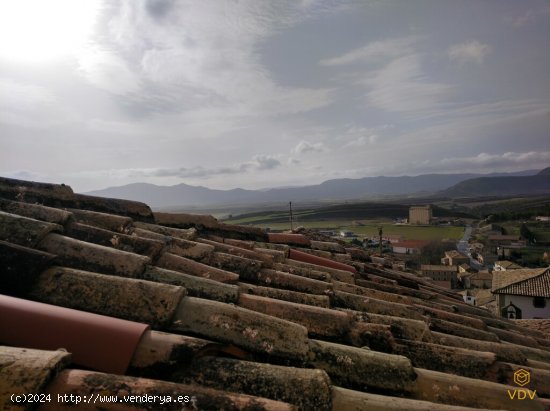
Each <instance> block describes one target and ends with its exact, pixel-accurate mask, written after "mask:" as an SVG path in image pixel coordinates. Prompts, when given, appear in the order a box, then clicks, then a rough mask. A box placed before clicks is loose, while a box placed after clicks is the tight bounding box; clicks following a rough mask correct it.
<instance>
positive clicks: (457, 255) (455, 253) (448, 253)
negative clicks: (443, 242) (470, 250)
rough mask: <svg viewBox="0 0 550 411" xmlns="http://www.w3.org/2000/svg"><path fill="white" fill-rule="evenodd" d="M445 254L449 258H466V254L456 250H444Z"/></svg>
mask: <svg viewBox="0 0 550 411" xmlns="http://www.w3.org/2000/svg"><path fill="white" fill-rule="evenodd" d="M445 255H446V256H447V257H450V258H468V256H467V255H465V254H462V253H461V252H458V251H457V250H450V251H445Z"/></svg>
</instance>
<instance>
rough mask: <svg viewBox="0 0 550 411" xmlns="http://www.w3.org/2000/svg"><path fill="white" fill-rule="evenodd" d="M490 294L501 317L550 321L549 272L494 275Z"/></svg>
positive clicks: (546, 270) (538, 271)
mask: <svg viewBox="0 0 550 411" xmlns="http://www.w3.org/2000/svg"><path fill="white" fill-rule="evenodd" d="M491 291H492V292H493V294H495V295H496V297H497V303H498V310H499V313H500V314H501V316H502V317H507V318H518V319H529V318H550V268H537V269H521V270H510V271H495V272H494V276H493V288H492V290H491Z"/></svg>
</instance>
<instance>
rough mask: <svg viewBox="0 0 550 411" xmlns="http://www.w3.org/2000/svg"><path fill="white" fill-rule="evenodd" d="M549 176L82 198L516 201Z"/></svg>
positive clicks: (162, 189)
mask: <svg viewBox="0 0 550 411" xmlns="http://www.w3.org/2000/svg"><path fill="white" fill-rule="evenodd" d="M549 170H550V168H548V169H545V170H543V171H540V172H539V170H526V171H521V172H516V173H493V174H424V175H419V176H414V177H410V176H401V177H383V176H380V177H364V178H359V179H334V180H327V181H325V182H323V183H321V184H317V185H309V186H302V187H285V188H271V189H264V190H245V189H241V188H236V189H231V190H215V189H210V188H207V187H202V186H191V185H188V184H183V183H182V184H177V185H174V186H158V185H155V184H149V183H134V184H128V185H124V186H118V187H110V188H105V189H102V190H96V191H91V192H88V193H86V194H91V195H97V196H103V197H113V198H122V199H128V200H136V201H142V202H145V203H147V204H149V205H150V206H152V207H154V208H169V207H182V206H190V207H197V206H198V207H205V206H208V207H212V206H220V205H243V204H246V205H251V204H261V203H274V202H288V201H343V200H366V199H372V198H376V197H378V198H380V197H383V196H412V195H422V196H427V195H434V194H437V195H438V196H445V197H451V198H452V197H469V196H478V195H511V194H512V195H514V194H529V193H531V192H533V190H534V191H536V192H537V193H550V176H549V175H548V171H549ZM541 173H542V174H541ZM545 173H546V175H545Z"/></svg>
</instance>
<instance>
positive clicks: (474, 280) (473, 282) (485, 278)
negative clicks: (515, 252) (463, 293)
mask: <svg viewBox="0 0 550 411" xmlns="http://www.w3.org/2000/svg"><path fill="white" fill-rule="evenodd" d="M469 282H470V287H472V288H486V289H490V288H491V287H492V285H493V273H492V272H491V271H489V270H481V271H478V272H477V273H472V274H471V275H470V277H469Z"/></svg>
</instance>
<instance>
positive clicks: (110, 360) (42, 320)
mask: <svg viewBox="0 0 550 411" xmlns="http://www.w3.org/2000/svg"><path fill="white" fill-rule="evenodd" d="M148 328H149V326H148V325H146V324H140V323H136V322H131V321H126V320H120V319H117V318H112V317H106V316H102V315H97V314H91V313H87V312H84V311H77V310H72V309H68V308H62V307H58V306H55V305H49V304H42V303H37V302H34V301H28V300H22V299H19V298H13V297H8V296H5V295H0V343H2V344H9V345H16V346H20V347H29V348H38V349H42V350H57V349H59V348H64V349H66V350H67V351H68V352H71V353H72V354H73V362H74V363H76V364H78V365H81V366H84V367H89V368H92V369H95V370H99V371H104V372H111V373H117V374H124V373H125V371H126V368H127V367H128V364H129V363H130V360H131V359H132V356H133V355H134V351H135V349H136V346H137V345H138V343H139V340H140V339H141V336H142V334H143V333H144V332H145V331H146V330H147V329H148Z"/></svg>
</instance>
